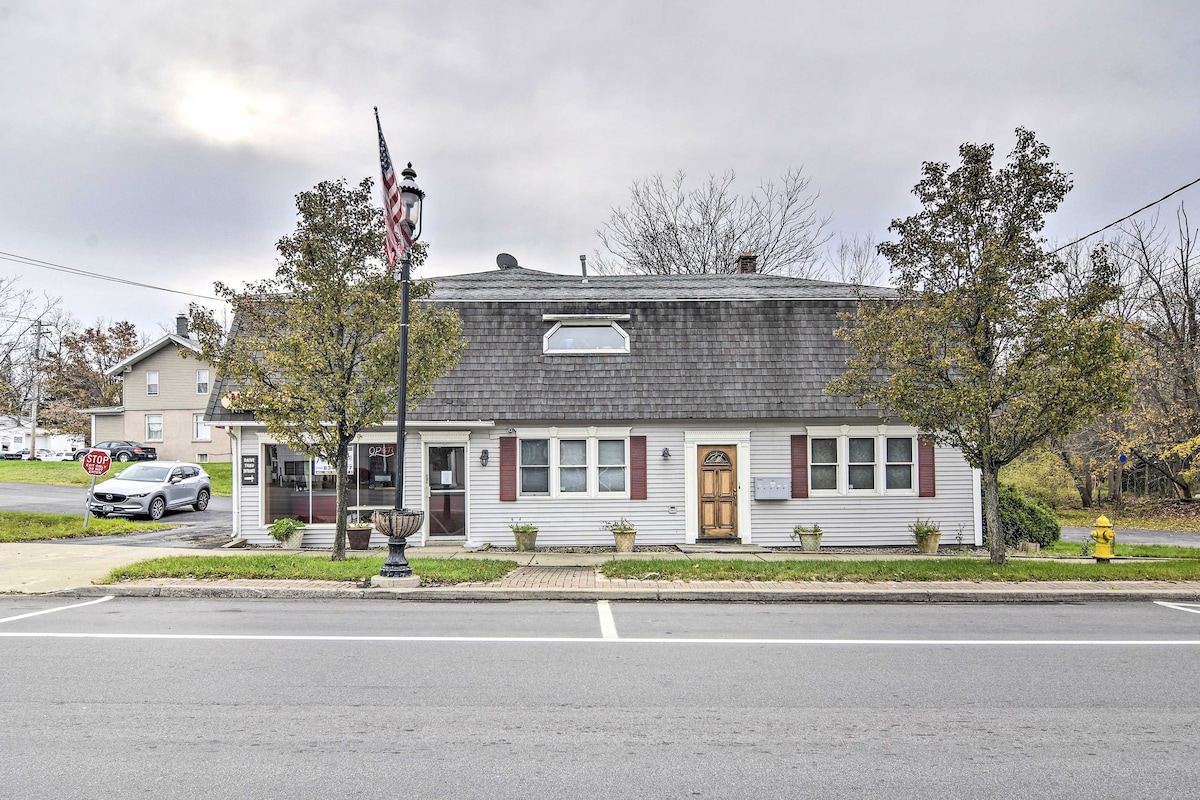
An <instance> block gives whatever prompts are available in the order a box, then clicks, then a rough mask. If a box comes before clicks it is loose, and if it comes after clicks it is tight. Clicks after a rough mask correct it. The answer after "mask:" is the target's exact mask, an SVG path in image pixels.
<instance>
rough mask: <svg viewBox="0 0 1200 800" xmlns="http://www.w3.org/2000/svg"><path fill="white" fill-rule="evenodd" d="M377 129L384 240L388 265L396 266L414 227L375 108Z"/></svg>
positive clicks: (409, 244) (406, 247)
mask: <svg viewBox="0 0 1200 800" xmlns="http://www.w3.org/2000/svg"><path fill="white" fill-rule="evenodd" d="M375 129H376V130H377V131H379V165H380V167H381V168H382V169H383V230H384V240H385V243H386V247H387V258H388V266H390V267H393V268H394V267H395V266H396V258H397V257H399V256H400V255H402V254H403V253H405V252H407V251H408V248H410V247H412V229H411V228H410V227H409V225H410V223H409V220H408V219H407V214H406V209H405V208H404V204H403V203H401V202H400V187H399V186H397V185H396V171H395V170H394V169H392V157H391V156H390V155H388V148H387V142H385V141H384V140H383V128H382V127H381V126H380V124H379V109H378V108H377V109H375Z"/></svg>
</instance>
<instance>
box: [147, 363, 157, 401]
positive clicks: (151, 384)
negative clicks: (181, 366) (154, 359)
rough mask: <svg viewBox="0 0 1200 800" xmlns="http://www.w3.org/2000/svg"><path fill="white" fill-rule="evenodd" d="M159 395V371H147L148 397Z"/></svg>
mask: <svg viewBox="0 0 1200 800" xmlns="http://www.w3.org/2000/svg"><path fill="white" fill-rule="evenodd" d="M157 394H158V370H147V371H146V396H147V397H154V396H156V395H157Z"/></svg>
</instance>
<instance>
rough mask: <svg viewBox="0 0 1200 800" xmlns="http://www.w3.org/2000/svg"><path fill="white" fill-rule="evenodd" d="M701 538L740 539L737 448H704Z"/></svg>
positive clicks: (699, 453)
mask: <svg viewBox="0 0 1200 800" xmlns="http://www.w3.org/2000/svg"><path fill="white" fill-rule="evenodd" d="M696 452H697V458H699V459H700V536H699V538H701V539H736V538H737V535H738V534H737V448H736V447H734V446H733V445H701V446H700V447H698V448H696Z"/></svg>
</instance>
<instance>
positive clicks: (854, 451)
mask: <svg viewBox="0 0 1200 800" xmlns="http://www.w3.org/2000/svg"><path fill="white" fill-rule="evenodd" d="M916 437H917V434H916V431H913V430H912V429H911V428H900V427H898V426H886V425H881V426H874V427H870V428H867V427H854V426H849V425H843V426H839V427H837V428H821V427H812V428H810V429H809V439H808V443H809V444H808V447H809V452H808V457H809V468H808V479H809V491H810V492H812V493H813V494H814V495H832V494H839V495H871V494H874V495H887V494H891V495H912V494H916V483H915V477H916V476H915V471H916V466H917V463H916V452H917V447H916Z"/></svg>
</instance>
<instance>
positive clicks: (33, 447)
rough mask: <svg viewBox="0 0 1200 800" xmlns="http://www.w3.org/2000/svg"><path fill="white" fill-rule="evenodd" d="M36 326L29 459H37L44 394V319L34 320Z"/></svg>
mask: <svg viewBox="0 0 1200 800" xmlns="http://www.w3.org/2000/svg"><path fill="white" fill-rule="evenodd" d="M34 325H35V326H36V327H35V329H34V333H33V416H32V419H31V425H30V427H31V428H32V430H31V431H30V436H29V460H30V461H35V460H37V450H38V447H37V429H38V423H37V419H38V401H39V400H40V399H41V395H42V381H41V377H40V369H39V367H40V366H41V361H42V321H41V320H40V319H39V320H37V321H35V322H34Z"/></svg>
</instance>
